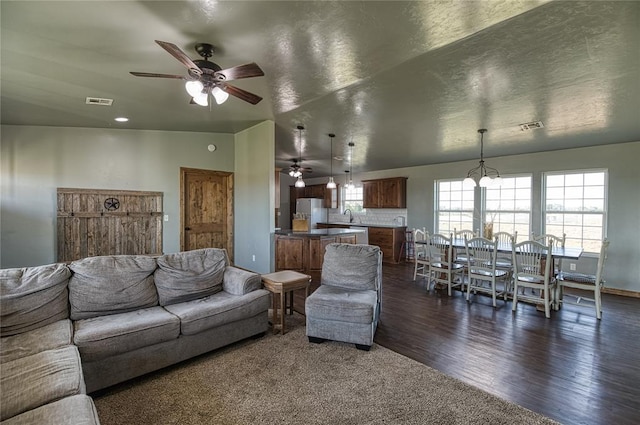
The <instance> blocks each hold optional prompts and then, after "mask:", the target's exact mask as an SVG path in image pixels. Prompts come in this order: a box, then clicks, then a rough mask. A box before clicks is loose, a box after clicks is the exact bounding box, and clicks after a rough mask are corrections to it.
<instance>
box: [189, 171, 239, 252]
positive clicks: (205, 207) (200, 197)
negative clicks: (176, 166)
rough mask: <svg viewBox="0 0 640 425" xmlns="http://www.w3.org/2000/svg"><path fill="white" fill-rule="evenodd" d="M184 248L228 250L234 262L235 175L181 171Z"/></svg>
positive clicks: (223, 172)
mask: <svg viewBox="0 0 640 425" xmlns="http://www.w3.org/2000/svg"><path fill="white" fill-rule="evenodd" d="M180 186H181V191H180V216H181V217H180V224H181V233H180V249H181V250H182V251H190V250H193V249H200V248H225V249H226V250H227V253H228V255H229V258H230V260H231V261H233V173H230V172H225V171H211V170H198V169H194V168H180Z"/></svg>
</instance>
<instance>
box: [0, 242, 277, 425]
mask: <svg viewBox="0 0 640 425" xmlns="http://www.w3.org/2000/svg"><path fill="white" fill-rule="evenodd" d="M261 287H262V283H261V279H260V275H258V274H256V273H252V272H249V271H246V270H242V269H239V268H236V267H233V266H231V265H230V264H229V260H228V258H227V255H226V252H225V251H224V250H222V249H215V248H208V249H201V250H195V251H188V252H180V253H176V254H167V255H163V256H161V257H158V258H152V257H147V256H131V255H126V256H124V255H123V256H103V257H90V258H85V259H82V260H79V261H75V262H73V263H71V264H69V265H65V264H51V265H46V266H40V267H27V268H21V269H4V270H0V289H1V292H0V303H1V305H0V335H1V337H2V339H1V340H0V421H1V422H0V424H2V425H6V424H12V425H14V424H49V423H51V424H54V423H56V424H59V423H65V424H98V423H99V420H98V416H97V414H96V410H95V406H94V404H93V401H92V399H91V398H90V397H89V396H87V395H86V394H87V393H91V392H93V391H96V390H99V389H102V388H105V387H108V386H110V385H114V384H117V383H119V382H123V381H126V380H128V379H131V378H133V377H137V376H140V375H143V374H145V373H148V372H151V371H154V370H157V369H160V368H163V367H165V366H168V365H171V364H174V363H177V362H180V361H182V360H185V359H188V358H190V357H193V356H197V355H199V354H203V353H205V352H207V351H211V350H214V349H216V348H219V347H222V346H224V345H227V344H230V343H233V342H236V341H239V340H242V339H245V338H247V337H251V336H255V335H260V334H263V333H264V332H265V331H266V330H267V328H268V317H267V314H268V308H269V304H270V303H269V292H268V291H266V290H264V289H261Z"/></svg>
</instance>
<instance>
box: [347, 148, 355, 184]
mask: <svg viewBox="0 0 640 425" xmlns="http://www.w3.org/2000/svg"><path fill="white" fill-rule="evenodd" d="M354 146H355V144H354V143H353V142H349V183H347V189H349V190H353V189H355V187H356V185H354V184H353V169H352V166H353V147H354Z"/></svg>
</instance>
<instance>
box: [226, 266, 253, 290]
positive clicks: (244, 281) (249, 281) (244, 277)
mask: <svg viewBox="0 0 640 425" xmlns="http://www.w3.org/2000/svg"><path fill="white" fill-rule="evenodd" d="M261 287H262V278H261V277H260V275H259V274H258V273H254V272H250V271H247V270H243V269H240V268H238V267H234V266H227V267H226V268H225V270H224V278H223V280H222V288H223V289H224V291H225V292H228V293H229V294H232V295H245V294H248V293H249V292H251V291H255V290H256V289H260V288H261Z"/></svg>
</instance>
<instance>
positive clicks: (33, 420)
mask: <svg viewBox="0 0 640 425" xmlns="http://www.w3.org/2000/svg"><path fill="white" fill-rule="evenodd" d="M32 424H38V425H60V424H64V425H99V424H100V421H99V420H98V413H97V412H96V406H95V405H94V404H93V400H91V397H89V396H87V395H84V394H80V395H74V396H71V397H65V398H63V399H62V400H58V401H54V402H53V403H49V404H45V405H44V406H40V407H38V408H36V409H33V410H29V411H28V412H24V413H22V414H20V415H18V416H14V417H13V418H11V419H7V420H6V421H3V422H2V425H32Z"/></svg>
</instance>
